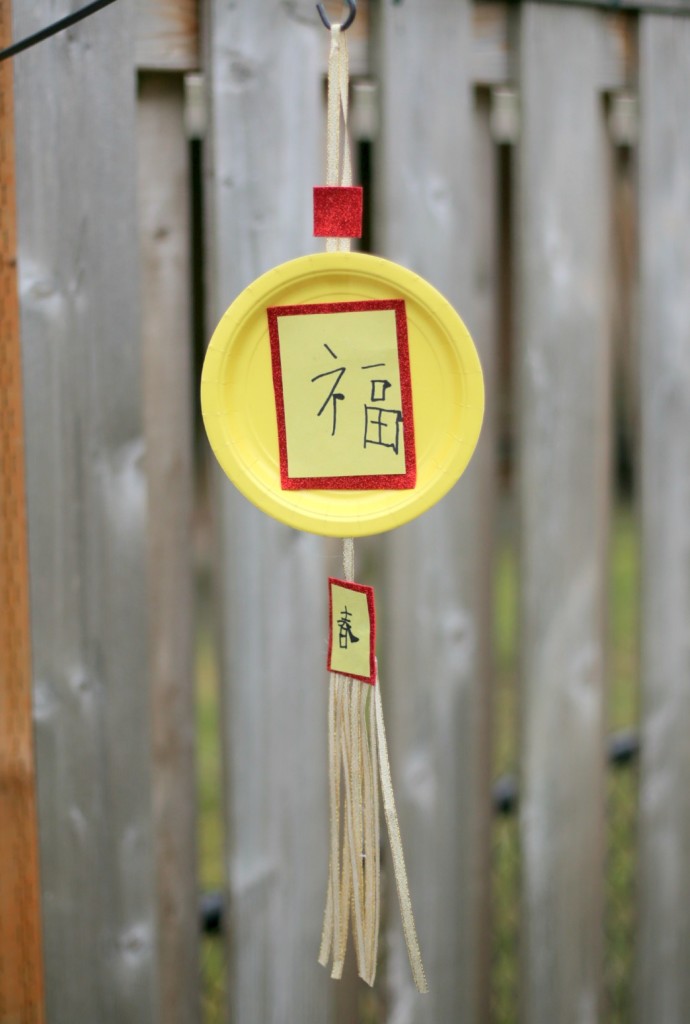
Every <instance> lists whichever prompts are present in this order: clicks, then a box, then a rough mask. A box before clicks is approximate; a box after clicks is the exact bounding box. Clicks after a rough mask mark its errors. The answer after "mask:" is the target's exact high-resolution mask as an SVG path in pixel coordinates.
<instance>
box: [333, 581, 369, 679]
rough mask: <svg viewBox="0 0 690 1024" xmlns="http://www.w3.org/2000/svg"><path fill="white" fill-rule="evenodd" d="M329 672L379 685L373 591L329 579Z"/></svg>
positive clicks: (357, 585)
mask: <svg viewBox="0 0 690 1024" xmlns="http://www.w3.org/2000/svg"><path fill="white" fill-rule="evenodd" d="M328 583H329V607H330V630H329V638H328V670H329V671H330V672H339V673H340V674H341V675H344V676H352V677H353V678H355V679H361V680H363V681H364V682H366V683H374V682H375V681H376V659H375V655H376V612H375V606H374V588H373V587H365V586H363V585H362V584H359V583H347V582H346V581H345V580H336V579H329V581H328Z"/></svg>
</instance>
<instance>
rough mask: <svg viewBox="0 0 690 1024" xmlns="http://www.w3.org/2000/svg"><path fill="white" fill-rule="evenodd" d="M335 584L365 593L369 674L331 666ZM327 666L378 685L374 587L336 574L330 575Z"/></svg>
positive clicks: (342, 674)
mask: <svg viewBox="0 0 690 1024" xmlns="http://www.w3.org/2000/svg"><path fill="white" fill-rule="evenodd" d="M333 584H336V585H337V586H339V587H343V588H344V589H345V590H354V591H355V592H356V593H357V594H365V595H366V599H367V607H368V609H369V675H368V676H357V675H355V674H354V672H342V671H340V669H334V668H331V655H332V654H333ZM326 668H327V669H328V671H329V672H335V673H336V674H337V675H339V676H348V678H350V679H359V680H360V682H362V683H369V685H370V686H376V602H375V601H374V588H373V587H367V586H366V585H365V584H364V583H350V582H348V580H338V579H336V578H335V577H334V576H329V577H328V659H327V661H326Z"/></svg>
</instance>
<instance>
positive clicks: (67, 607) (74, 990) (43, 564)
mask: <svg viewBox="0 0 690 1024" xmlns="http://www.w3.org/2000/svg"><path fill="white" fill-rule="evenodd" d="M71 8H72V5H71V4H70V3H68V2H67V0H61V2H60V3H54V2H50V3H49V2H48V0H43V2H41V3H36V4H31V5H26V4H22V5H20V7H19V9H17V10H16V11H15V33H16V35H18V36H20V35H25V34H28V33H29V32H31V31H33V30H35V29H37V28H39V27H40V26H42V25H44V24H46V23H47V22H49V21H50V20H51V18H53V17H59V16H60V15H64V14H66V13H67V12H68V11H69V10H70V9H71ZM130 11H131V9H130V7H129V6H128V5H127V4H120V3H118V4H114V5H113V6H112V7H109V8H107V9H106V10H103V11H100V12H99V13H98V14H96V15H94V16H93V17H91V18H88V19H87V20H85V21H83V22H81V23H80V24H79V25H78V26H76V27H75V28H73V29H71V30H69V31H68V32H65V33H62V34H61V35H60V36H56V37H54V38H53V39H50V40H48V41H46V42H45V43H42V44H41V45H40V47H36V48H35V49H33V50H31V51H29V52H27V53H25V54H22V55H21V56H20V57H18V58H16V59H15V74H16V124H17V165H18V167H19V169H20V171H19V176H18V211H19V278H20V294H21V322H22V343H23V357H24V373H25V403H26V438H27V458H28V475H27V484H28V508H29V538H30V559H31V607H32V620H33V665H34V669H33V671H34V701H35V719H36V741H37V764H38V791H39V821H40V839H41V868H42V876H43V879H42V880H43V919H44V945H45V963H46V1007H47V1018H48V1019H49V1020H50V1021H51V1024H74V1022H75V1021H94V1022H96V1021H98V1022H99V1024H115V1022H121V1021H125V1020H126V1021H128V1022H129V1024H137V1022H141V1024H144V1022H146V1024H149V1022H151V1021H152V1020H154V1019H155V1015H156V915H155V884H154V870H153V834H152V820H153V818H152V801H151V772H150V753H151V751H150V747H151V741H150V721H151V716H150V713H149V701H150V696H149V690H148V685H147V663H148V633H147V616H146V604H147V592H146V552H145V539H146V481H145V473H144V466H143V458H144V444H143V437H142V423H141V392H140V374H141V346H140V320H139V287H138V271H139V236H138V230H137V222H136V209H137V204H136V109H135V77H134V45H133V33H132V25H131V22H130Z"/></svg>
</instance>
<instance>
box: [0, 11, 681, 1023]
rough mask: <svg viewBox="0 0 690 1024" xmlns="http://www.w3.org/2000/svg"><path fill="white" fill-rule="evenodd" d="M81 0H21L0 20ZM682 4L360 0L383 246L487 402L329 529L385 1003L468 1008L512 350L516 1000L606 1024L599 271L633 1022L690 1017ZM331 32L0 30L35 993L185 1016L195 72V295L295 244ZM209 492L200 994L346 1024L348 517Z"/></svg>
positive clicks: (291, 1018) (261, 19)
mask: <svg viewBox="0 0 690 1024" xmlns="http://www.w3.org/2000/svg"><path fill="white" fill-rule="evenodd" d="M0 6H2V7H3V10H4V13H5V15H6V14H7V11H8V7H9V3H8V0H2V4H1V5H0ZM615 6H616V7H620V6H621V5H618V4H616V5H615ZM72 7H73V5H72V4H70V3H69V2H68V0H52V2H48V0H41V2H36V3H33V4H27V3H23V2H19V0H15V3H14V11H13V15H14V29H13V35H14V37H15V38H18V37H22V36H24V35H27V34H29V33H30V32H32V31H34V30H36V29H38V28H40V27H42V26H43V25H44V24H46V23H47V22H49V21H51V20H54V19H55V18H56V17H59V16H60V15H62V14H64V13H67V12H68V11H69V10H71V9H72ZM331 11H332V13H333V16H334V17H335V16H337V5H335V6H332V7H331ZM197 14H199V15H200V21H199V24H200V26H201V31H199V28H198V22H197ZM688 15H690V4H689V3H688V2H687V0H664V3H663V5H661V6H658V5H655V3H653V2H648V3H647V4H646V5H645V7H644V9H642V10H639V11H637V12H635V11H633V10H632V9H626V8H625V5H622V9H619V10H616V11H613V10H607V9H604V8H603V7H600V6H598V5H596V4H595V3H585V2H584V0H582V2H581V3H575V2H572V3H571V2H568V0H559V2H558V3H555V2H552V3H544V2H531V0H527V2H524V3H520V4H511V5H509V6H506V5H503V4H497V3H486V4H477V5H472V4H471V3H468V2H467V0H404V2H398V0H370V2H369V3H368V4H367V3H364V2H362V3H361V4H360V15H359V17H358V19H357V21H356V22H355V26H353V29H352V30H351V44H352V70H353V75H354V79H353V97H354V104H355V111H354V121H355V123H354V131H355V133H356V134H357V133H359V134H358V137H359V138H360V139H363V140H364V141H365V142H366V143H367V144H368V146H369V149H370V151H371V157H372V166H373V176H372V188H371V204H370V208H371V224H370V231H371V237H372V245H373V249H374V251H376V252H379V253H380V254H382V255H385V256H387V257H389V258H391V259H394V260H397V261H398V262H400V263H402V264H404V265H406V266H408V267H411V268H412V269H414V270H415V271H417V272H419V273H421V274H422V275H423V276H424V277H426V278H428V279H429V280H430V281H431V282H432V283H433V284H435V285H436V286H437V287H438V288H439V289H440V290H441V291H442V292H444V294H445V295H446V296H447V297H448V298H449V299H450V300H451V302H452V303H453V304H454V305H456V307H457V308H458V310H459V311H460V313H461V315H462V316H463V318H464V319H465V320H466V322H467V323H468V325H469V326H470V329H471V331H472V333H473V335H474V337H475V338H476V341H477V344H478V347H479V350H480V356H481V359H482V362H483V365H484V369H485V376H486V386H487V399H488V402H487V417H486V423H485V427H484V430H483V435H482V440H481V442H480V446H479V450H478V452H477V455H476V456H475V459H474V461H473V463H472V465H471V468H470V469H469V471H468V472H467V474H466V475H465V477H463V479H462V481H461V482H460V483H459V484H458V485H457V487H456V488H455V489H454V490H453V492H452V493H451V494H450V495H449V496H448V497H447V498H446V499H445V500H444V501H443V502H442V503H441V504H440V505H439V506H438V507H437V508H435V509H434V510H433V511H431V512H430V513H428V514H427V515H425V516H423V517H422V518H421V519H419V520H418V521H417V522H415V523H413V524H411V525H409V526H407V527H404V528H401V529H399V530H396V531H394V532H393V533H392V534H390V535H386V536H382V537H380V538H378V539H375V540H372V541H367V542H366V543H362V544H361V545H358V552H359V572H358V577H359V578H360V580H361V581H362V582H370V581H372V580H373V579H374V578H375V579H376V583H377V588H378V601H379V604H380V606H381V610H382V614H383V620H384V625H383V628H382V630H381V644H380V657H381V661H382V665H383V671H384V679H385V681H386V690H385V697H384V700H385V703H386V714H387V721H388V727H389V731H390V747H391V758H392V768H393V775H394V780H395V785H396V791H397V796H398V801H399V812H400V818H401V827H402V831H403V836H404V841H405V845H406V853H407V860H408V870H409V875H410V885H411V890H412V895H413V901H414V907H415V914H416V918H417V923H418V928H419V933H420V942H421V945H422V948H423V952H424V957H425V962H426V966H427V973H428V978H429V986H430V990H431V991H430V995H428V996H426V997H418V996H417V995H416V993H415V991H414V988H413V985H412V980H411V977H410V975H409V971H408V968H407V964H406V957H405V949H404V944H403V941H402V933H401V928H400V921H399V918H398V915H397V911H396V910H395V908H394V907H391V909H390V913H389V914H388V915H387V922H386V940H387V941H386V950H387V955H386V960H385V965H384V968H383V970H382V971H381V973H380V980H379V981H378V982H377V986H378V990H379V991H380V992H381V993H385V995H384V996H383V997H382V999H381V1005H383V1006H384V1007H385V1013H386V1018H385V1019H388V1020H390V1021H391V1022H393V1021H395V1022H396V1024H406V1022H409V1024H412V1022H414V1024H427V1022H428V1024H432V1022H433V1024H451V1022H455V1021H462V1022H463V1024H486V1022H489V1021H490V1020H491V1011H490V1003H491V999H490V987H491V971H490V920H491V853H490V843H491V828H492V820H491V819H492V811H491V802H490V788H491V773H492V758H491V749H492V734H493V727H492V702H493V693H494V687H493V680H494V668H493V666H494V657H493V653H492V652H493V619H492V607H493V600H492V582H491V581H492V577H493V562H494V551H495V538H496V529H495V521H496V506H497V501H496V492H497V476H498V473H497V466H498V460H497V457H496V450H497V433H498V430H497V424H498V418H499V408H498V399H497V396H498V394H499V391H500V389H499V380H501V379H504V378H505V374H504V372H503V371H504V369H505V365H504V364H505V346H506V344H509V347H510V353H511V365H512V367H513V374H512V379H513V392H512V402H513V408H514V423H513V433H514V437H515V441H516V445H517V451H518V458H517V467H516V471H515V479H516V503H517V517H518V521H519V567H520V568H519V659H520V785H521V801H520V825H519V828H520V841H521V863H522V886H521V900H520V908H521V909H520V935H521V943H520V1011H519V1014H518V1010H517V1007H516V1011H515V1019H516V1020H517V1019H518V1017H519V1019H520V1020H521V1021H522V1022H523V1024H590V1022H591V1024H595V1022H600V1021H602V1022H603V1021H606V1020H607V1007H606V1006H605V1004H604V1000H603V996H602V989H603V987H602V977H603V970H604V956H605V951H604V947H603V925H602V921H603V898H602V890H603V870H604V867H603V866H604V854H605V850H604V827H605V785H604V780H605V759H604V741H605V728H606V713H605V712H606V693H607V682H608V674H607V651H606V606H607V576H608V570H607V544H608V534H609V520H610V512H611V506H612V488H611V483H610V480H611V458H610V453H611V449H612V435H613V411H612V401H611V396H612V372H611V366H612V352H613V342H612V338H613V333H614V331H613V328H614V324H615V323H616V322H618V321H619V320H620V315H621V314H620V310H619V306H620V303H621V301H627V302H629V303H630V306H629V310H628V314H627V321H626V322H629V324H630V326H631V329H632V334H633V338H632V341H633V343H634V350H635V351H636V352H637V353H638V358H637V359H636V360H634V362H633V366H634V367H636V368H637V370H636V373H635V381H636V385H635V387H636V400H637V402H638V404H639V426H638V434H639V452H640V458H639V480H640V484H641V487H640V492H641V500H640V503H639V524H640V537H641V552H642V584H641V608H642V615H641V632H640V679H641V725H640V730H641V750H642V759H641V767H640V775H639V807H638V822H639V827H638V832H639V845H638V850H637V905H636V910H635V916H636V922H637V924H636V960H635V983H634V989H635V999H634V1005H635V1009H634V1019H635V1021H636V1022H637V1024H651V1022H654V1024H687V1021H688V1020H689V1019H690V969H689V967H690V952H689V950H690V787H689V786H688V777H689V775H690V754H689V753H688V751H690V743H689V742H688V736H690V639H689V638H690V515H689V514H688V512H689V509H690V287H689V286H688V282H689V281H690V118H689V117H688V112H687V106H688V97H690V17H688ZM327 49H328V37H327V35H326V33H325V32H324V30H323V28H322V26H321V23H320V22H319V20H318V18H317V17H316V12H315V10H314V6H313V3H312V2H311V0H290V2H287V0H286V2H283V3H279V2H278V0H238V2H236V3H227V2H226V0H204V2H203V3H202V5H201V9H200V11H198V12H197V10H196V5H195V3H194V0H168V2H167V3H166V2H164V3H160V2H156V0H139V3H138V4H137V3H136V2H135V0H118V2H117V3H114V4H113V5H112V6H110V7H109V8H107V9H106V10H103V11H101V12H99V13H98V14H96V15H94V16H93V17H91V18H89V19H88V20H86V21H84V22H83V23H81V24H80V25H79V26H78V27H75V28H73V29H71V30H69V31H68V32H66V33H63V34H62V35H60V36H57V37H55V38H54V39H52V40H49V41H46V42H44V43H43V44H41V45H40V46H37V47H35V48H33V49H32V50H30V51H28V52H26V53H24V54H22V55H20V56H18V57H16V58H15V59H14V90H15V106H14V122H15V141H16V166H17V224H18V268H19V275H18V276H19V294H20V314H21V343H22V353H23V373H24V401H25V434H26V452H27V490H28V522H29V543H30V569H31V573H30V583H31V617H32V648H33V704H34V722H35V739H36V764H37V795H38V818H39V837H40V867H41V895H42V929H43V948H44V969H45V1001H46V1018H47V1020H48V1021H49V1022H50V1024H75V1022H77V1021H84V1022H89V1024H116V1022H117V1024H124V1022H127V1024H139V1022H141V1024H149V1022H152V1021H160V1022H165V1024H178V1022H179V1024H194V1022H195V1021H199V1020H200V999H199V984H198V948H199V943H198V930H199V928H198V911H197V902H198V883H197V877H196V854H195V836H194V828H195V818H196V806H195V804H196V801H195V776H194V742H195V740H194V682H193V674H194V673H193V649H194V630H195V610H194V564H193V557H192V548H193V545H192V510H193V507H194V500H195V496H194V486H195V476H194V473H193V459H192V431H193V422H192V421H193V400H192V394H193V389H196V387H197V384H198V382H197V381H196V380H192V371H191V365H192V363H191V344H190V326H189V325H190V323H191V313H190V301H191V300H190V294H191V285H190V281H191V279H192V276H193V275H192V273H191V243H190V227H189V218H190V191H191V190H190V171H189V152H188V141H187V136H186V129H185V90H184V80H185V75H186V74H187V73H188V72H190V71H195V70H198V69H201V70H202V71H203V74H204V82H205V96H206V130H205V137H204V159H205V173H204V179H203V194H204V200H205V208H206V220H205V223H206V231H205V238H206V257H207V258H206V259H205V262H204V275H205V280H206V289H207V297H208V302H207V310H208V312H207V322H208V324H209V325H213V324H214V323H215V322H216V320H217V319H218V318H219V317H220V315H221V313H222V312H223V310H224V309H225V308H226V307H227V305H229V303H230V301H231V300H232V299H233V298H234V297H235V296H236V295H237V293H238V292H239V291H240V290H241V289H242V288H243V287H244V286H245V285H247V284H248V283H249V282H250V281H251V280H252V279H253V278H254V277H256V276H257V275H258V274H260V273H262V272H263V271H265V270H267V269H268V268H270V267H271V266H273V265H275V264H277V263H279V262H281V261H283V260H286V259H289V258H292V257H295V256H298V255H302V254H304V253H306V252H309V251H313V250H314V249H316V248H317V246H318V243H317V242H316V241H315V240H314V239H313V238H312V237H311V186H312V185H313V184H318V183H321V182H322V180H323V164H324V155H323V150H324V111H323V77H324V70H325V60H326V54H327ZM372 96H373V97H375V99H376V105H375V108H374V107H373V106H372V104H371V100H372ZM626 114H627V115H628V120H627V121H625V118H624V115H626ZM621 124H623V127H621ZM622 144H624V145H625V146H626V147H627V148H628V149H629V150H630V152H631V154H632V157H633V160H634V166H635V167H636V169H637V171H636V176H635V184H636V204H635V206H636V211H637V212H636V217H635V221H636V223H637V224H638V231H637V234H636V236H635V238H634V239H633V244H634V245H635V246H636V248H635V250H634V254H633V255H634V259H635V261H636V262H635V266H636V273H635V287H634V289H633V291H632V293H631V294H627V293H625V290H624V289H621V288H620V281H621V276H622V275H621V272H620V266H619V263H620V259H619V254H618V255H617V252H618V250H617V249H616V247H615V245H614V243H613V236H614V222H615V214H616V202H617V200H616V188H617V185H616V174H615V165H616V160H615V154H616V151H617V147H620V146H621V145H622ZM506 154H507V155H508V158H506ZM506 195H507V196H509V198H510V202H509V203H507V204H506V200H505V197H506ZM4 201H7V197H6V196H5V200H4ZM506 211H507V212H506ZM637 254H639V256H638V255H637ZM628 255H630V254H629V253H628ZM197 277H198V275H197ZM625 294H627V298H624V299H623V300H622V299H621V295H625ZM623 319H624V320H625V317H624V318H623ZM4 343H5V342H4V340H3V344H4ZM214 491H215V495H216V499H215V517H214V522H215V539H214V555H213V563H214V566H215V568H216V583H217V586H216V596H217V618H218V625H219V630H218V633H219V637H220V640H221V684H222V685H221V689H222V708H223V710H222V716H221V718H222V721H221V723H220V727H221V731H222V738H223V751H224V762H223V779H224V787H223V794H224V795H223V804H224V809H225V828H226V835H227V844H226V852H225V874H226V883H227V886H226V888H227V891H226V896H227V922H226V923H227V930H228V945H227V948H228V979H229V981H228V1006H229V1016H230V1019H231V1020H232V1021H235V1022H237V1024H254V1022H261V1024H280V1022H297V1021H299V1022H302V1024H310V1022H314V1024H316V1022H318V1024H329V1022H333V1024H342V1022H344V1021H348V1022H349V1021H353V1020H356V1019H359V1018H358V1016H357V1013H358V1011H357V1009H356V1003H357V999H358V997H359V989H358V987H357V985H356V984H355V982H354V981H353V980H352V979H349V980H347V981H346V982H344V983H343V984H341V985H340V986H338V985H335V984H334V983H332V982H331V981H330V980H329V978H328V975H327V973H326V972H325V971H324V970H323V969H322V968H320V967H319V966H318V965H317V963H316V953H317V948H318V942H319V935H320V927H321V913H322V909H323V901H324V896H325V886H326V867H327V808H326V800H327V796H326V673H325V669H324V636H325V607H326V601H325V594H326V586H325V582H326V577H327V575H328V574H329V573H331V574H337V573H338V571H339V554H338V549H337V546H336V545H334V544H332V543H330V542H325V541H323V540H321V539H319V538H316V537H313V536H308V535H305V534H299V533H296V532H294V531H292V530H290V529H288V528H286V527H283V526H281V525H279V524H277V523H276V522H274V521H272V520H269V519H267V518H266V517H264V516H262V515H261V514H260V513H259V512H257V511H255V510H254V509H253V508H252V507H251V506H250V505H249V504H248V503H247V502H246V501H245V500H244V499H243V498H242V497H240V496H239V494H238V493H237V492H235V491H234V490H233V488H232V487H231V486H230V485H229V484H228V483H227V482H226V481H225V480H224V479H223V480H221V478H220V474H219V473H218V474H216V476H215V479H214ZM2 564H4V563H2ZM3 593H4V591H3ZM285 651H289V652H290V654H289V656H288V657H286V655H285ZM1 728H2V726H1V724H0V729H1ZM3 763H4V762H2V761H0V764H3ZM2 781H3V780H1V779H0V784H2ZM0 827H1V826H0ZM1 914H2V907H0V915H1ZM2 934H4V933H2ZM0 968H1V964H0ZM1 973H2V971H1V969H0V974H1ZM1 1019H2V1024H5V1022H6V1021H8V1022H9V1020H13V1021H14V1020H21V1021H24V1020H26V1021H29V1020H32V1021H33V1020H34V1019H37V1018H34V1016H29V1015H28V1011H27V1012H26V1013H25V1015H24V1016H21V1014H20V1015H19V1016H16V1017H10V1016H7V1017H2V1018H1Z"/></svg>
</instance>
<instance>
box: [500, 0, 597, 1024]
mask: <svg viewBox="0 0 690 1024" xmlns="http://www.w3.org/2000/svg"><path fill="white" fill-rule="evenodd" d="M605 51H606V40H605V35H604V32H603V30H602V15H600V14H598V13H592V12H587V11H581V10H569V9H550V8H547V7H545V6H543V5H541V4H535V5H530V4H527V5H525V6H524V7H523V8H522V14H521V25H520V54H519V83H520V89H521V97H522V129H521V136H520V146H519V165H518V177H519V182H518V202H517V216H518V224H519V238H518V290H517V305H518V310H519V335H520V337H519V352H518V364H517V365H518V380H519V388H518V395H517V403H518V410H519V412H518V416H519V426H518V438H519V449H520V453H519V454H520V458H519V465H520V473H519V508H520V517H521V534H520V565H521V580H520V632H519V637H520V645H521V649H520V660H521V701H522V706H521V739H522V751H521V771H522V790H521V812H520V834H521V841H522V880H523V893H522V910H523V918H522V925H521V941H522V949H523V952H522V970H523V975H522V996H523V1003H522V1019H523V1020H524V1021H525V1022H529V1024H553V1022H554V1021H558V1022H559V1024H569V1022H572V1024H575V1022H577V1024H595V1022H597V1021H599V1020H600V1019H601V977H600V975H601V956H602V866H603V852H604V851H603V827H602V826H603V804H604V792H603V787H604V757H603V750H604V673H605V655H604V633H605V621H604V620H605V606H606V605H605V573H606V533H607V511H608V501H609V485H608V476H609V447H610V424H609V415H610V410H609V378H610V371H609V362H610V337H609V334H610V325H609V316H608V311H607V293H608V272H609V265H610V256H609V251H610V239H609V219H610V212H609V209H608V202H607V198H608V188H609V183H608V174H609V168H608V160H607V142H606V136H605V128H604V121H603V105H602V99H601V96H600V88H601V84H602V79H603V78H604V77H605V73H606V59H605V56H606V54H605Z"/></svg>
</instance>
